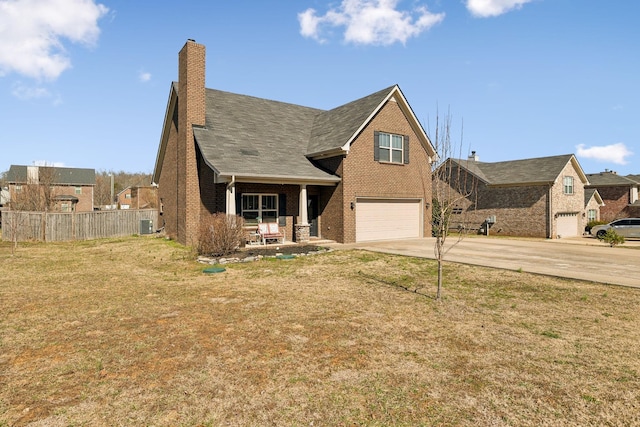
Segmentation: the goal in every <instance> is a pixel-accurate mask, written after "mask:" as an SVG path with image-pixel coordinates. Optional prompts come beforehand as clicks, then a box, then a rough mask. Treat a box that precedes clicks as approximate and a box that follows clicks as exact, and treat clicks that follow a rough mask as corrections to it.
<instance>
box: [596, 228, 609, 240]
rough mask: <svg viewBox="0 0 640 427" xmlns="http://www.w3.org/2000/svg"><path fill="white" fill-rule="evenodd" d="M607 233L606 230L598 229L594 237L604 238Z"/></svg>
mask: <svg viewBox="0 0 640 427" xmlns="http://www.w3.org/2000/svg"><path fill="white" fill-rule="evenodd" d="M605 234H607V230H598V232H597V233H596V237H597V238H598V239H604V235H605Z"/></svg>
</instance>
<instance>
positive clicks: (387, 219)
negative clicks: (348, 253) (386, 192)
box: [356, 199, 422, 242]
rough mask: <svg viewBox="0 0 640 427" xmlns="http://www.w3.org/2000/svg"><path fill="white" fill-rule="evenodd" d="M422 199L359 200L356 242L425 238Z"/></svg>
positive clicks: (357, 204)
mask: <svg viewBox="0 0 640 427" xmlns="http://www.w3.org/2000/svg"><path fill="white" fill-rule="evenodd" d="M421 206H422V204H421V203H420V201H419V200H406V199H397V200H394V199H358V200H357V203H356V241H357V242H364V241H371V240H393V239H403V238H415V237H421V229H422V227H421V224H422V220H421V209H420V207H421Z"/></svg>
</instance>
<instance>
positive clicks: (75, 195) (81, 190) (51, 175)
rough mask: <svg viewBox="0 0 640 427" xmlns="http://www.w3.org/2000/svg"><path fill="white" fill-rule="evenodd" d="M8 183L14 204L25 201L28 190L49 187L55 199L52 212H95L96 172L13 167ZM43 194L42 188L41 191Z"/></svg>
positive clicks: (45, 167)
mask: <svg viewBox="0 0 640 427" xmlns="http://www.w3.org/2000/svg"><path fill="white" fill-rule="evenodd" d="M7 183H8V184H9V198H10V200H12V201H17V200H20V199H21V198H24V197H25V195H26V193H27V192H28V191H33V190H34V189H35V188H38V187H43V186H46V187H49V188H50V193H48V195H49V196H50V197H51V198H52V206H51V208H52V210H53V211H56V212H91V211H93V189H94V187H95V185H96V172H95V170H94V169H82V168H61V167H52V166H19V165H11V166H10V168H9V171H8V172H7ZM40 191H41V188H40V189H38V192H39V193H40Z"/></svg>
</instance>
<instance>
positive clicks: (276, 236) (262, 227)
mask: <svg viewBox="0 0 640 427" xmlns="http://www.w3.org/2000/svg"><path fill="white" fill-rule="evenodd" d="M258 234H259V235H260V239H261V240H262V242H263V243H264V244H265V245H266V244H267V240H275V241H276V243H278V242H279V243H284V240H285V233H284V230H283V231H281V230H280V227H278V223H276V222H268V223H260V224H258Z"/></svg>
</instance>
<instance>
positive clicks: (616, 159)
mask: <svg viewBox="0 0 640 427" xmlns="http://www.w3.org/2000/svg"><path fill="white" fill-rule="evenodd" d="M576 149H577V155H578V156H580V157H585V158H587V159H595V160H599V161H602V162H611V163H615V164H617V165H626V164H627V163H628V161H627V157H629V156H631V155H633V153H632V152H631V151H630V150H629V149H628V148H627V146H626V145H624V144H623V143H622V142H619V143H617V144H611V145H603V146H600V147H597V146H596V147H589V148H585V146H584V144H579V145H576Z"/></svg>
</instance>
